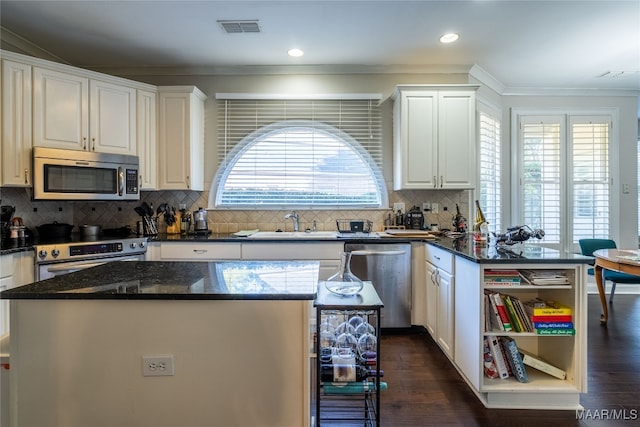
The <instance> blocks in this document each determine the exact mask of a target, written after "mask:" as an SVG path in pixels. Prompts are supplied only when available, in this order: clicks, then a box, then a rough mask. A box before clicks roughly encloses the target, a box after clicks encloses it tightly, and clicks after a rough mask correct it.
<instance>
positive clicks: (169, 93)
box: [158, 86, 206, 191]
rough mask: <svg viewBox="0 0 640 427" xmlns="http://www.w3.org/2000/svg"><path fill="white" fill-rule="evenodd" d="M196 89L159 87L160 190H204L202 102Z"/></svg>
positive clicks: (192, 87) (204, 96)
mask: <svg viewBox="0 0 640 427" xmlns="http://www.w3.org/2000/svg"><path fill="white" fill-rule="evenodd" d="M205 99H206V95H205V94H204V93H202V92H201V91H200V90H199V89H198V88H196V87H195V86H166V87H159V88H158V101H159V102H158V104H159V109H160V111H159V116H158V118H159V125H158V133H159V135H158V137H159V138H158V139H159V144H158V150H159V154H158V158H159V163H158V174H159V190H197V191H202V190H204V101H205Z"/></svg>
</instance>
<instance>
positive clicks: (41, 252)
mask: <svg viewBox="0 0 640 427" xmlns="http://www.w3.org/2000/svg"><path fill="white" fill-rule="evenodd" d="M38 256H39V257H40V258H43V259H44V258H46V257H47V251H45V250H44V249H41V250H40V252H38Z"/></svg>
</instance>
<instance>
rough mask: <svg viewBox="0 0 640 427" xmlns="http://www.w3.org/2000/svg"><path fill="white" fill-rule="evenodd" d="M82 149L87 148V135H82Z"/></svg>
mask: <svg viewBox="0 0 640 427" xmlns="http://www.w3.org/2000/svg"><path fill="white" fill-rule="evenodd" d="M82 149H83V150H86V149H87V137H86V136H83V137H82Z"/></svg>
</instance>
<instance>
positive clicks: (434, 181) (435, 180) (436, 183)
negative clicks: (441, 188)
mask: <svg viewBox="0 0 640 427" xmlns="http://www.w3.org/2000/svg"><path fill="white" fill-rule="evenodd" d="M433 188H438V178H437V177H436V176H435V175H433Z"/></svg>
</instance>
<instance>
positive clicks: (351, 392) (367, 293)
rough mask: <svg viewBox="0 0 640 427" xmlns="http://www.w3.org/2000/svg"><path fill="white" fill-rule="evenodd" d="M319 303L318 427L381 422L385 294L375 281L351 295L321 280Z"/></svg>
mask: <svg viewBox="0 0 640 427" xmlns="http://www.w3.org/2000/svg"><path fill="white" fill-rule="evenodd" d="M314 306H315V307H316V316H317V317H316V319H317V320H316V343H315V348H316V372H315V373H316V375H315V377H316V380H315V403H316V405H315V426H317V427H320V426H341V427H346V426H351V425H354V426H356V425H357V426H379V425H380V392H381V390H382V389H384V388H385V387H386V383H385V382H383V381H381V380H380V377H381V372H382V371H381V370H380V310H381V309H382V307H383V303H382V301H381V300H380V297H379V296H378V294H377V293H376V291H375V289H374V287H373V285H372V284H371V282H365V283H364V287H363V289H362V290H361V291H360V292H359V293H358V294H356V295H352V296H340V295H336V294H333V293H331V292H329V291H328V290H327V289H326V287H325V286H324V283H323V282H320V284H319V286H318V297H317V299H316V300H315V302H314Z"/></svg>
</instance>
